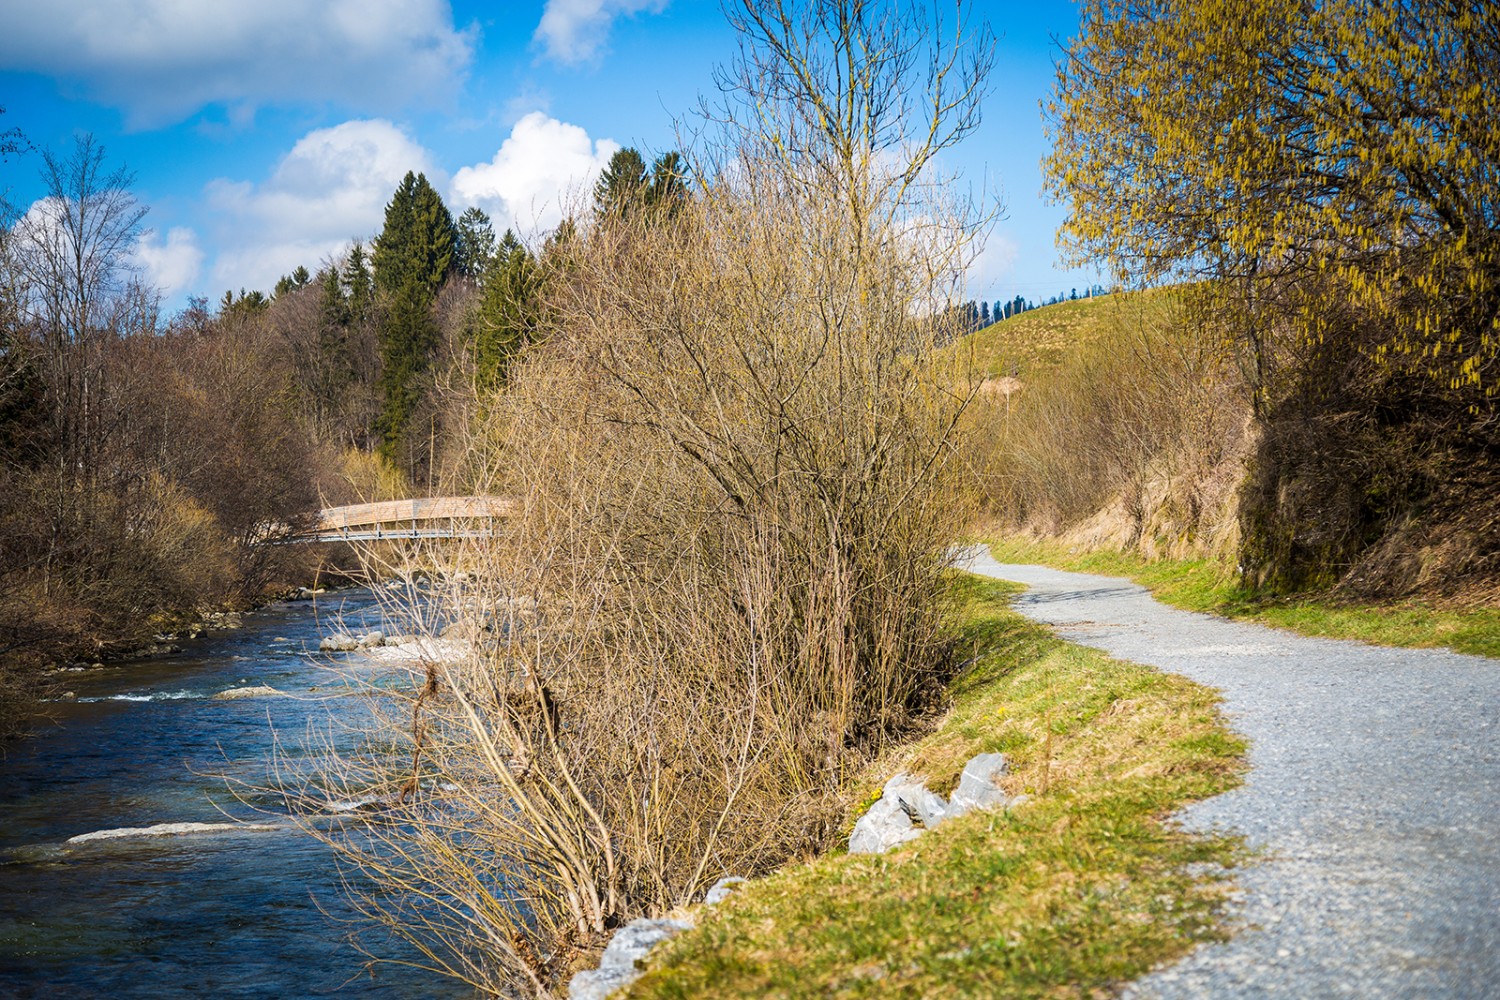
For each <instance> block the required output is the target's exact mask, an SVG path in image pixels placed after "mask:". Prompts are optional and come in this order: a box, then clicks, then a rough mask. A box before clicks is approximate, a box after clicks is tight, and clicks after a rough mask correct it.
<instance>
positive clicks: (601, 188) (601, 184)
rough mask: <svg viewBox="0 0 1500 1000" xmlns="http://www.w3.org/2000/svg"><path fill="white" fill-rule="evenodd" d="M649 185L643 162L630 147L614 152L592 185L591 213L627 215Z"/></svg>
mask: <svg viewBox="0 0 1500 1000" xmlns="http://www.w3.org/2000/svg"><path fill="white" fill-rule="evenodd" d="M648 190H649V181H648V178H647V176H646V161H645V160H643V159H641V154H640V152H639V151H638V150H636V149H634V148H633V147H630V146H626V147H625V148H624V149H617V150H615V155H613V156H611V157H610V158H609V165H608V166H607V167H605V168H604V172H603V173H602V174H600V175H599V181H598V183H596V184H595V185H594V211H595V213H597V214H599V215H620V216H625V215H629V214H630V212H631V211H632V210H633V209H634V208H636V207H637V206H639V205H640V204H641V203H642V202H643V201H644V200H645V198H646V194H647V192H648Z"/></svg>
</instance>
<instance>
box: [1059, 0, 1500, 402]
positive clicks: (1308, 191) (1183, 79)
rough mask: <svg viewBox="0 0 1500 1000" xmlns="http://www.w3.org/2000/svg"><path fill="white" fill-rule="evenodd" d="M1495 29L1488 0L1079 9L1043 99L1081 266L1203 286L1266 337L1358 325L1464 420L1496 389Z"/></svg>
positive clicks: (1498, 52)
mask: <svg viewBox="0 0 1500 1000" xmlns="http://www.w3.org/2000/svg"><path fill="white" fill-rule="evenodd" d="M1496 80H1500V17H1497V16H1496V14H1495V11H1494V8H1493V7H1492V6H1491V4H1490V3H1489V2H1487V0H1471V2H1461V0H1460V2H1454V3H1440V2H1436V0H1395V2H1381V0H1086V2H1085V3H1084V5H1083V11H1082V20H1081V27H1080V31H1079V34H1078V37H1077V38H1076V39H1075V41H1074V42H1073V43H1072V44H1071V45H1070V47H1069V48H1068V50H1067V51H1066V52H1065V53H1064V55H1063V57H1062V59H1061V60H1060V61H1059V64H1058V71H1057V84H1056V88H1055V90H1054V92H1053V95H1052V96H1051V98H1050V100H1049V101H1048V102H1047V104H1046V111H1047V117H1048V120H1049V125H1050V129H1051V132H1052V138H1053V139H1054V143H1055V145H1054V148H1053V151H1052V153H1051V155H1050V156H1049V157H1048V159H1047V161H1046V165H1045V166H1046V171H1047V178H1048V185H1049V189H1050V191H1051V192H1052V193H1053V194H1054V195H1055V196H1057V197H1059V198H1060V199H1063V200H1065V201H1066V202H1067V203H1068V206H1069V215H1068V217H1067V221H1066V223H1065V224H1064V226H1063V228H1062V231H1061V233H1060V241H1061V242H1062V244H1063V246H1064V247H1065V249H1066V250H1068V251H1069V252H1070V253H1071V254H1072V255H1073V256H1074V257H1076V258H1078V259H1096V260H1097V259H1100V258H1102V259H1105V260H1107V261H1108V262H1109V264H1110V265H1111V266H1112V267H1113V268H1114V269H1115V271H1116V272H1117V274H1118V276H1119V277H1120V278H1121V279H1122V280H1124V281H1126V282H1128V283H1154V282H1160V281H1165V280H1203V279H1209V280H1208V281H1206V282H1205V284H1204V285H1203V286H1201V287H1203V288H1205V289H1208V290H1210V292H1211V294H1212V295H1213V296H1214V298H1215V300H1216V302H1217V304H1218V305H1220V306H1221V307H1224V308H1222V309H1221V310H1220V314H1221V316H1223V317H1224V318H1225V319H1226V320H1227V321H1229V322H1231V323H1232V324H1233V325H1234V327H1235V329H1236V330H1237V331H1238V332H1239V333H1240V334H1241V337H1240V338H1239V339H1240V342H1241V343H1242V344H1244V345H1246V346H1247V347H1248V348H1249V350H1248V351H1247V356H1248V358H1249V359H1250V361H1251V362H1252V364H1251V366H1250V369H1249V370H1250V374H1251V376H1252V378H1251V383H1252V385H1253V387H1254V388H1255V390H1256V394H1257V401H1258V402H1263V400H1264V397H1265V395H1266V394H1267V390H1268V385H1269V384H1270V380H1271V379H1272V377H1273V376H1274V370H1273V367H1272V365H1273V357H1272V353H1273V352H1270V351H1268V350H1267V337H1268V335H1270V334H1272V333H1274V332H1276V331H1278V330H1281V331H1287V332H1290V333H1292V334H1294V335H1295V336H1294V338H1293V339H1294V340H1296V341H1297V342H1300V343H1302V344H1320V343H1322V342H1324V340H1325V338H1329V337H1334V336H1341V335H1344V334H1345V333H1346V332H1347V331H1350V330H1356V331H1359V337H1358V338H1357V343H1358V345H1359V347H1360V348H1361V349H1362V350H1364V351H1365V352H1366V353H1367V354H1368V355H1369V356H1370V357H1372V358H1374V359H1376V360H1377V361H1378V362H1379V363H1380V364H1382V365H1386V366H1389V367H1391V368H1393V369H1401V370H1405V371H1418V372H1423V373H1425V374H1427V375H1429V376H1431V377H1432V378H1433V379H1435V380H1436V381H1437V384H1438V386H1440V387H1441V388H1442V389H1443V390H1444V391H1447V392H1450V393H1452V394H1455V395H1456V396H1458V397H1459V398H1460V399H1462V401H1463V403H1464V405H1465V406H1467V407H1468V408H1469V409H1470V410H1471V411H1472V412H1478V411H1481V410H1483V411H1492V410H1493V408H1494V404H1495V402H1496V399H1497V393H1500V128H1497V127H1496V122H1500V86H1497V85H1496V84H1495V81H1496Z"/></svg>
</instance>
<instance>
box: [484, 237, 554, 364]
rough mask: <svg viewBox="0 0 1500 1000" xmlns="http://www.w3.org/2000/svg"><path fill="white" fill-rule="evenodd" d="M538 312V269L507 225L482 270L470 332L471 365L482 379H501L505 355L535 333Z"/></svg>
mask: <svg viewBox="0 0 1500 1000" xmlns="http://www.w3.org/2000/svg"><path fill="white" fill-rule="evenodd" d="M540 316H541V270H540V268H539V267H538V265H537V261H536V258H535V257H533V256H532V255H531V252H530V251H529V250H527V249H526V247H525V246H523V245H522V244H521V241H520V240H518V239H516V235H515V233H513V232H511V231H510V230H509V229H507V230H506V231H505V235H504V236H503V237H502V238H501V240H500V246H499V248H498V249H497V250H496V251H495V254H494V256H493V257H491V258H490V266H489V269H488V271H487V272H486V273H485V280H484V297H483V298H482V299H481V300H480V306H479V315H478V323H477V329H476V330H475V334H474V346H473V351H474V367H475V369H476V370H477V372H478V374H479V377H480V379H481V380H483V381H484V382H486V383H488V384H491V385H494V384H497V383H499V382H501V381H503V380H504V378H505V373H506V369H507V368H508V367H509V366H510V359H511V357H512V356H513V355H514V354H515V353H516V351H518V350H520V349H521V348H522V347H524V346H525V345H526V344H528V343H530V342H531V340H532V339H534V337H535V336H536V328H537V323H538V321H539V319H540Z"/></svg>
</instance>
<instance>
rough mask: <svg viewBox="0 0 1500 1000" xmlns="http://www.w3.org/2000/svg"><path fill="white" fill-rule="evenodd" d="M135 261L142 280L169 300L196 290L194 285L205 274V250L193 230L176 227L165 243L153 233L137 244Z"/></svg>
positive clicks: (157, 234)
mask: <svg viewBox="0 0 1500 1000" xmlns="http://www.w3.org/2000/svg"><path fill="white" fill-rule="evenodd" d="M134 257H135V264H136V266H137V267H139V268H140V271H141V277H142V278H144V279H145V281H146V283H147V284H149V285H152V286H154V287H155V288H156V289H158V290H159V291H160V292H161V293H162V296H163V297H164V298H166V299H167V300H169V301H170V300H172V299H175V298H176V297H177V296H179V295H182V294H184V293H187V292H192V291H195V290H196V289H195V288H194V282H196V281H197V280H198V274H199V272H201V271H202V270H203V249H202V248H201V247H200V246H199V245H198V234H197V233H195V232H193V230H191V229H188V228H187V227H185V226H173V227H172V228H171V229H169V230H167V235H166V238H165V239H163V238H162V237H161V235H160V234H159V233H157V232H156V231H155V230H150V231H148V232H146V233H144V234H143V235H142V236H141V238H140V239H139V240H138V241H137V242H136V245H135V253H134Z"/></svg>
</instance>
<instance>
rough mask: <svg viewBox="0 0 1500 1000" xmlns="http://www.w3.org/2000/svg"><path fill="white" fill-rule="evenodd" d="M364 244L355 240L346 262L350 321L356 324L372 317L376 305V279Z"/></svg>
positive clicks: (345, 271) (345, 274) (345, 277)
mask: <svg viewBox="0 0 1500 1000" xmlns="http://www.w3.org/2000/svg"><path fill="white" fill-rule="evenodd" d="M368 260H369V257H368V256H367V255H366V254H365V248H364V245H363V244H361V243H359V242H358V241H356V242H355V244H354V246H352V247H350V248H349V259H348V260H346V261H345V262H344V287H345V288H347V289H348V290H349V298H348V305H349V322H350V323H351V324H354V325H358V324H360V323H363V322H365V320H367V319H369V318H370V313H371V310H372V309H373V308H374V305H375V279H374V276H373V275H371V274H370V266H369V264H368V263H367V261H368Z"/></svg>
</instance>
